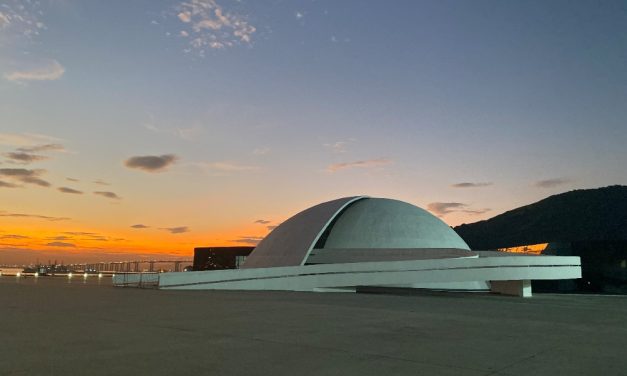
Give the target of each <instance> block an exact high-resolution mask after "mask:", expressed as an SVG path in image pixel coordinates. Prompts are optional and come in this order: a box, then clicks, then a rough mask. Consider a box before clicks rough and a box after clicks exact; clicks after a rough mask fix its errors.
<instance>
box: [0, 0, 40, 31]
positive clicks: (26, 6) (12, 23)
mask: <svg viewBox="0 0 627 376" xmlns="http://www.w3.org/2000/svg"><path fill="white" fill-rule="evenodd" d="M41 5H42V4H41V2H39V1H16V0H13V1H11V0H8V1H5V2H3V3H2V4H0V32H2V33H4V34H5V36H6V37H7V38H10V39H17V40H20V39H22V38H24V39H25V40H31V39H32V38H33V37H35V36H37V35H39V34H40V32H41V31H42V30H45V29H46V25H44V23H43V22H42V21H41V16H42V14H43V11H42V7H41Z"/></svg>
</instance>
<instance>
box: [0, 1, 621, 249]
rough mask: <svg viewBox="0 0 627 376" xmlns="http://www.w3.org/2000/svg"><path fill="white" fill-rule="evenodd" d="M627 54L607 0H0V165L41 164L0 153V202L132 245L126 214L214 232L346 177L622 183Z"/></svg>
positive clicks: (438, 191) (507, 197)
mask: <svg viewBox="0 0 627 376" xmlns="http://www.w3.org/2000/svg"><path fill="white" fill-rule="evenodd" d="M626 63H627V3H625V2H619V1H616V2H613V1H604V2H588V1H551V2H543V1H520V2H514V1H508V2H497V1H472V2H469V1H392V2H381V1H376V2H375V1H341V2H338V1H221V0H216V1H209V0H208V1H199V0H190V1H187V2H181V1H106V2H82V1H72V0H63V1H61V0H50V1H38V2H34V1H31V2H29V1H20V2H18V1H6V0H0V74H1V75H2V79H0V148H2V150H0V151H1V152H2V153H3V158H4V159H2V160H1V161H0V162H1V163H2V165H0V168H4V169H15V168H20V169H23V170H27V171H31V172H24V171H22V173H24V174H28V173H30V174H31V175H32V174H37V176H38V177H39V178H40V179H43V180H44V181H46V182H48V183H49V186H46V187H44V186H41V185H39V186H37V185H36V184H35V185H34V184H32V183H27V182H26V183H25V182H24V181H23V180H19V178H17V177H15V176H8V175H7V174H8V173H7V172H6V171H5V173H4V176H0V181H4V182H5V183H6V184H4V185H5V186H4V187H2V188H0V198H1V199H2V205H3V207H2V208H0V209H2V210H3V212H5V213H18V212H20V213H21V212H24V211H28V212H29V213H33V214H32V215H44V214H45V215H51V216H55V217H67V218H71V220H70V221H71V223H69V224H67V223H66V224H65V225H71V226H73V228H79V229H88V230H90V232H95V233H96V232H97V233H100V232H103V233H104V232H106V233H107V234H119V233H124V234H126V235H125V236H126V238H129V239H130V240H129V242H130V243H129V244H126V245H124V244H121V245H120V244H116V245H115V247H117V248H119V249H123V250H125V251H128V252H130V249H131V248H133V247H134V246H133V244H140V243H142V242H144V243H146V242H148V240H146V239H153V238H154V237H155V236H156V234H155V233H149V232H142V233H139V232H137V231H135V232H133V231H134V230H133V231H132V230H128V228H129V226H130V225H132V224H136V222H141V223H143V222H148V221H149V220H150V219H153V218H154V222H159V223H158V224H157V223H155V224H154V225H153V227H155V228H170V227H171V228H178V227H186V228H187V231H184V232H181V233H176V234H167V233H166V234H165V235H168V236H170V235H172V236H171V237H170V238H167V239H165V240H163V241H164V242H166V243H167V244H169V247H171V248H172V249H175V250H178V249H179V248H180V249H186V248H185V247H189V246H191V245H193V244H196V243H198V242H204V243H206V244H209V243H216V244H214V245H218V243H220V244H222V243H225V242H226V243H229V242H231V241H236V240H237V239H239V238H242V239H245V240H244V241H248V240H249V239H250V238H255V237H259V236H263V235H264V231H267V229H265V228H258V227H254V226H252V227H251V223H254V221H255V220H257V219H259V218H262V219H264V220H266V219H267V220H269V221H270V222H272V223H274V224H275V223H277V222H280V221H281V220H284V219H286V218H287V217H288V216H289V215H291V214H293V213H294V212H295V211H298V210H300V209H303V208H304V207H306V206H309V205H312V204H315V203H317V202H320V201H323V200H327V199H333V198H336V197H338V196H346V195H354V194H367V195H372V196H384V197H392V198H398V199H402V200H405V201H409V202H411V203H413V204H416V205H419V206H421V207H424V208H429V209H430V210H431V211H432V212H433V213H435V214H437V215H440V216H441V218H442V219H443V220H445V221H446V222H447V223H449V224H451V225H457V224H460V223H463V222H474V221H476V220H480V219H485V218H489V217H491V216H493V215H496V214H499V213H501V212H503V211H506V210H509V209H512V208H514V207H517V206H519V205H523V204H527V203H530V202H533V201H535V200H538V199H541V198H544V197H546V196H548V195H550V194H554V193H559V192H562V191H566V190H571V189H576V188H591V187H598V186H605V185H610V184H626V183H627V177H626V175H627V174H626V172H627V171H626V170H627V169H626V168H625V166H626V165H627V153H625V152H624V145H625V144H626V143H627V125H626V120H627V106H625V103H626V102H627V69H625V67H626V66H627V64H626ZM45 144H55V145H61V148H57V150H47V151H39V154H37V153H38V151H35V149H36V147H37V146H41V145H45ZM25 145H26V146H25ZM19 148H22V149H24V148H26V149H28V148H30V149H33V150H31V151H29V153H31V154H33V153H34V154H33V155H35V154H37V155H39V156H40V157H42V158H41V159H38V160H31V161H28V162H27V163H24V162H25V161H24V160H16V159H14V158H13V157H15V155H13V156H12V155H11V154H10V153H15V152H16V150H17V149H19ZM164 155H172V156H174V157H175V158H172V160H171V161H169V162H167V163H166V165H164V166H162V168H156V169H155V168H153V169H150V168H139V169H138V168H133V167H129V166H128V165H127V164H126V161H128V160H129V159H130V158H132V157H134V156H155V157H160V156H164ZM43 158H45V159H43ZM68 177H69V178H70V179H75V180H79V181H78V182H77V181H73V180H67V178H68ZM97 180H101V181H105V182H106V183H108V184H109V185H107V186H104V185H102V184H97V183H93V182H94V181H97ZM460 183H468V184H461V186H460V185H459V184H460ZM456 184H457V186H456ZM62 187H66V188H71V189H74V190H76V191H79V192H81V193H78V194H67V193H66V192H67V191H66V192H62V191H60V190H59V188H62ZM103 187H106V192H112V193H115V195H116V196H117V197H119V198H117V199H112V200H109V201H112V202H107V201H105V200H102V198H103V197H104V196H102V195H98V194H93V192H102V191H103V189H104V188H103ZM104 198H106V197H104ZM77 200H80V201H77ZM103 201H104V202H103ZM214 213H215V214H214ZM225 213H227V214H225ZM98 218H100V219H98ZM2 220H3V221H10V223H6V224H5V227H6V226H9V227H11V231H12V232H19V231H23V229H25V228H32V226H35V225H34V223H35V222H36V218H34V219H32V221H34V222H25V220H24V219H19V218H14V217H5V218H3V219H2ZM20 221H22V222H20ZM48 225H49V224H47V223H43V224H40V225H39V226H40V231H43V232H46V231H48V232H47V234H48V235H46V236H48V237H54V234H53V233H54V231H59V229H56V228H55V229H48V230H46V228H48V227H46V226H48ZM38 228H39V227H38ZM151 228H152V227H151ZM129 231H130V232H129ZM51 234H52V235H51ZM158 234H161V233H158ZM224 234H228V235H224ZM10 235H19V233H16V234H10ZM165 235H164V236H165ZM23 236H28V237H31V238H33V240H32V241H25V242H23V243H20V244H17V243H16V244H12V243H7V245H5V246H6V247H12V249H18V248H20V247H22V248H25V249H26V248H28V249H31V248H33V249H34V248H36V249H49V248H50V247H48V248H46V246H45V245H46V244H47V243H46V242H45V240H42V238H41V237H39V238H37V237H35V236H34V235H23ZM114 237H115V236H114V235H111V236H110V238H114ZM142 239H143V240H142ZM133 242H135V243H133ZM168 242H169V243H168ZM72 244H73V245H74V246H75V247H74V248H76V250H77V251H78V250H80V249H81V245H80V244H79V242H74V243H72ZM85 247H88V246H85ZM117 248H116V249H117ZM90 249H91V248H90ZM52 250H54V248H52ZM164 252H165V251H164Z"/></svg>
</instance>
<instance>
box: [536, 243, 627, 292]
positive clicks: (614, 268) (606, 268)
mask: <svg viewBox="0 0 627 376" xmlns="http://www.w3.org/2000/svg"><path fill="white" fill-rule="evenodd" d="M542 254H543V255H554V256H579V257H581V273H582V274H581V279H578V280H564V281H533V283H534V286H533V287H534V289H536V290H537V291H546V292H558V291H559V292H590V293H605V294H627V241H625V240H613V241H612V240H596V241H595V240H586V241H573V242H554V243H548V245H547V247H546V249H545V250H544V251H542Z"/></svg>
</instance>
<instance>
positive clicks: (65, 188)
mask: <svg viewBox="0 0 627 376" xmlns="http://www.w3.org/2000/svg"><path fill="white" fill-rule="evenodd" d="M57 189H58V190H59V192H62V193H72V194H76V195H82V194H83V192H81V191H79V190H76V189H72V188H68V187H59V188H57Z"/></svg>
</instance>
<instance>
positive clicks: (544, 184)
mask: <svg viewBox="0 0 627 376" xmlns="http://www.w3.org/2000/svg"><path fill="white" fill-rule="evenodd" d="M570 182H572V180H571V179H567V178H553V179H546V180H540V181H537V182H535V183H534V185H535V186H536V187H538V188H553V187H558V186H560V185H564V184H568V183H570Z"/></svg>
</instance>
